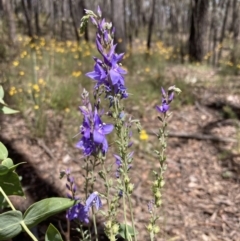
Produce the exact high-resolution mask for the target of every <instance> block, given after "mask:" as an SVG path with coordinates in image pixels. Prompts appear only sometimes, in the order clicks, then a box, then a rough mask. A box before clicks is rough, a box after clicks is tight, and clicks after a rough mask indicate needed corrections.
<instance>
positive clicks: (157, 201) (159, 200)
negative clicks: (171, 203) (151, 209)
mask: <svg viewBox="0 0 240 241" xmlns="http://www.w3.org/2000/svg"><path fill="white" fill-rule="evenodd" d="M155 205H156V207H157V208H159V207H160V206H161V205H162V200H161V199H156V200H155Z"/></svg>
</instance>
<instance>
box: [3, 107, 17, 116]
mask: <svg viewBox="0 0 240 241" xmlns="http://www.w3.org/2000/svg"><path fill="white" fill-rule="evenodd" d="M0 112H2V113H3V114H7V115H8V114H15V113H18V112H19V111H18V110H13V109H11V108H9V107H7V106H3V107H2V108H1V109H0Z"/></svg>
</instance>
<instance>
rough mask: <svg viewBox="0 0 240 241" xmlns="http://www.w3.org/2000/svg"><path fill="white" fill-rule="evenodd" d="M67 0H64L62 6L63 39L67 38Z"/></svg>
mask: <svg viewBox="0 0 240 241" xmlns="http://www.w3.org/2000/svg"><path fill="white" fill-rule="evenodd" d="M66 8H67V6H66V0H62V6H61V11H62V18H61V39H62V40H65V39H66V20H67V18H66Z"/></svg>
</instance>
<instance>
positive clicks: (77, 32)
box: [68, 0, 80, 42]
mask: <svg viewBox="0 0 240 241" xmlns="http://www.w3.org/2000/svg"><path fill="white" fill-rule="evenodd" d="M68 2H69V10H70V15H71V18H72V23H73V29H74V34H75V37H76V40H77V42H80V36H79V31H78V24H77V19H76V16H75V14H74V6H73V2H72V0H69V1H68Z"/></svg>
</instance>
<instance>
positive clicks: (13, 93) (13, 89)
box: [8, 86, 17, 96]
mask: <svg viewBox="0 0 240 241" xmlns="http://www.w3.org/2000/svg"><path fill="white" fill-rule="evenodd" d="M8 93H9V95H11V96H12V95H15V94H17V90H16V87H14V86H13V87H11V88H10V90H9V92H8Z"/></svg>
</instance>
